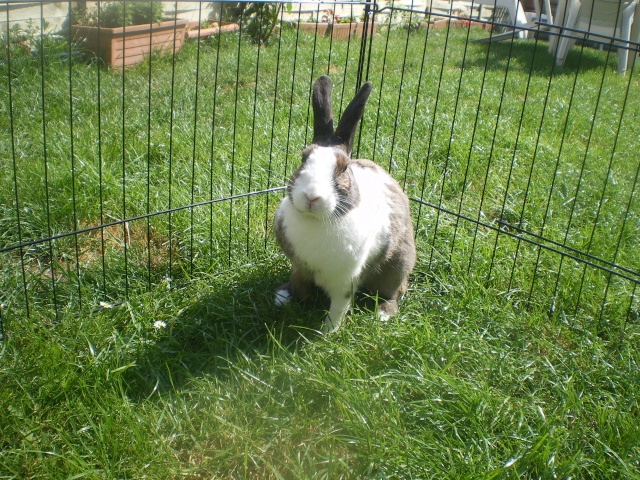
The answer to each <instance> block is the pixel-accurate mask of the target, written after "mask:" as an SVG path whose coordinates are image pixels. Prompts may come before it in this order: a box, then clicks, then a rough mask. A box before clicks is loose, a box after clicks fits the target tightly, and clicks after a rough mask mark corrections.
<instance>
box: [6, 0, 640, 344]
mask: <svg viewBox="0 0 640 480" xmlns="http://www.w3.org/2000/svg"><path fill="white" fill-rule="evenodd" d="M25 3H27V4H31V5H33V8H35V9H36V10H37V9H39V11H40V15H39V16H38V18H34V19H33V21H32V22H31V23H29V24H27V25H26V26H25V24H24V23H23V24H22V27H20V28H19V27H15V26H14V25H15V21H14V19H13V17H12V15H15V12H16V11H17V10H16V9H14V8H13V5H12V2H4V8H3V9H2V10H4V12H3V13H4V16H5V18H4V19H0V21H2V20H4V24H0V25H2V26H3V30H4V31H3V32H2V34H1V35H2V42H1V46H2V52H0V76H1V79H0V90H1V97H2V102H1V104H0V105H1V107H0V108H2V115H1V116H0V123H1V128H0V162H1V165H2V168H1V170H0V171H1V173H0V282H1V285H2V286H1V287H0V303H1V304H2V307H1V308H0V325H1V322H2V319H4V320H5V325H6V324H7V323H9V324H10V322H11V321H12V319H14V318H22V317H25V318H29V319H31V320H33V321H45V322H52V321H55V320H56V319H58V318H59V317H60V315H61V314H63V313H65V312H72V313H75V314H80V313H81V312H87V311H92V310H95V309H99V308H104V307H110V306H113V305H115V304H118V303H121V302H123V301H125V300H126V299H127V298H128V297H130V296H131V295H135V294H137V293H140V292H144V291H146V290H152V289H154V288H158V287H159V286H160V287H162V286H163V285H165V284H166V286H167V287H171V286H172V285H175V284H176V283H177V282H185V281H188V279H189V278H191V277H193V276H197V275H199V274H203V273H224V272H226V271H228V270H230V269H237V268H241V267H242V266H243V265H246V264H248V263H255V262H259V261H261V260H264V259H268V258H272V257H274V256H277V255H280V253H279V250H278V248H277V246H276V245H275V241H274V238H273V235H272V221H273V214H274V211H275V208H276V206H277V204H278V202H279V200H280V199H281V198H282V196H283V194H284V193H283V189H284V185H286V182H287V178H288V176H289V175H290V174H291V173H292V171H293V170H294V169H295V168H296V166H297V165H298V162H299V158H300V152H301V150H302V148H303V146H304V145H306V144H308V143H309V142H310V141H311V125H312V118H311V111H310V93H311V86H312V83H313V81H314V80H315V78H317V76H319V75H322V74H327V75H329V76H330V77H331V78H332V80H333V83H334V91H333V102H334V108H335V116H336V117H338V116H339V114H340V112H341V111H342V109H343V108H344V107H345V106H346V103H348V101H349V100H350V99H351V97H352V95H353V94H354V92H355V91H356V90H357V88H358V87H359V86H360V85H361V84H362V83H363V82H364V81H371V82H372V84H373V92H372V95H371V98H370V100H369V104H368V106H367V109H366V111H365V115H364V119H363V122H362V125H361V129H360V132H359V138H358V139H357V141H356V153H357V156H358V157H360V158H369V159H371V160H373V161H375V162H377V163H378V164H380V165H382V166H384V167H385V168H387V169H388V170H389V171H390V172H391V174H392V175H393V176H394V177H395V178H396V179H397V180H398V181H399V182H400V184H401V186H402V187H403V188H404V189H405V191H406V192H407V194H408V195H409V197H410V198H411V204H412V210H413V215H414V221H415V225H414V227H415V231H416V237H417V244H418V248H419V261H418V267H417V268H416V272H415V275H414V281H416V282H423V281H431V282H433V283H434V288H436V287H435V286H436V285H437V284H438V283H439V282H438V279H442V278H445V277H447V278H453V279H459V280H460V281H462V280H463V279H464V281H475V282H481V283H483V284H485V285H486V286H487V287H489V288H492V289H493V291H495V292H496V295H497V297H503V300H506V301H510V302H513V303H514V304H516V305H518V306H521V307H522V308H523V309H524V310H526V309H530V308H544V309H547V310H548V312H549V314H550V315H552V316H556V315H564V316H568V317H571V318H575V319H588V320H589V321H591V322H593V324H594V325H596V326H597V328H601V326H602V325H604V324H608V323H611V322H613V323H616V324H618V325H619V326H622V328H624V325H626V324H627V323H628V322H635V321H637V319H638V310H639V306H638V292H637V287H638V283H639V282H640V267H639V265H640V253H639V252H640V249H638V246H637V245H638V233H639V231H640V217H639V215H638V210H639V201H638V194H637V186H638V172H639V170H640V156H638V152H639V151H640V140H639V138H638V135H637V125H638V123H637V122H638V117H639V115H640V100H638V99H639V98H640V95H639V93H640V92H639V89H640V86H639V85H638V76H637V73H635V72H634V71H633V64H631V66H630V68H629V70H628V71H627V72H626V73H625V74H621V73H618V72H617V71H616V64H617V56H618V54H620V53H621V52H622V51H626V50H625V49H628V51H630V52H631V53H632V54H633V56H635V54H637V50H638V45H637V44H636V43H634V42H626V43H625V42H624V41H623V40H621V39H619V38H616V37H615V36H610V37H607V36H591V37H590V38H589V39H588V40H586V41H583V42H578V44H577V45H576V46H574V47H573V48H572V49H571V50H570V51H569V54H568V56H567V60H566V62H565V64H564V66H563V67H558V66H557V65H556V62H554V52H553V51H551V52H550V51H549V49H548V42H549V40H550V39H552V38H554V36H557V35H560V33H561V32H560V30H558V29H556V30H554V29H552V28H550V25H549V24H547V23H545V22H544V21H537V22H532V23H531V25H529V26H527V27H526V28H524V30H513V29H512V28H511V27H510V26H509V24H508V22H507V23H505V22H504V20H499V19H498V17H497V16H495V15H487V13H486V11H485V13H484V14H483V13H482V12H483V8H485V7H486V6H476V5H474V4H473V2H466V3H465V4H464V8H461V7H459V4H458V2H452V3H451V4H450V8H448V10H446V11H435V10H431V11H430V10H428V8H427V7H424V8H423V7H420V8H418V7H413V8H407V7H406V6H405V5H404V4H400V3H399V2H395V1H394V0H392V1H391V2H390V3H389V4H384V5H382V4H376V3H363V2H349V3H330V2H326V3H323V4H322V6H321V5H320V4H297V3H277V2H276V3H273V4H270V5H271V6H272V9H271V10H267V9H266V8H264V9H258V10H257V12H258V13H256V14H254V16H253V17H248V16H246V17H242V16H240V17H233V16H232V15H233V11H232V9H231V8H227V7H228V6H230V5H232V4H228V5H227V4H224V3H221V4H219V5H222V8H218V9H217V10H215V8H214V9H213V10H210V7H209V4H207V3H204V2H202V3H199V4H196V6H195V7H194V6H193V5H194V3H195V2H188V4H187V2H182V3H181V2H164V6H165V9H164V14H165V17H166V18H165V19H166V20H169V21H172V22H173V25H174V26H173V33H174V34H176V33H177V32H178V30H179V29H180V30H181V31H182V30H183V29H184V25H183V22H182V19H184V18H187V17H188V18H187V19H188V20H191V22H192V23H191V24H190V30H189V32H190V33H189V35H188V38H184V39H183V40H181V41H180V42H177V41H176V42H173V43H171V44H170V46H169V48H166V49H165V51H164V53H157V52H156V53H153V54H151V55H150V56H146V57H145V58H144V59H143V61H142V62H141V63H139V64H137V65H133V66H125V63H124V62H125V56H121V57H120V59H119V61H120V62H122V63H121V64H118V63H117V61H116V63H115V65H112V66H108V65H105V64H104V61H102V60H100V59H98V58H97V57H96V55H95V52H92V51H89V50H88V49H87V47H86V42H85V43H83V41H82V39H81V38H80V37H79V36H78V35H77V33H74V31H73V30H72V26H71V23H72V22H69V21H67V22H66V24H63V25H62V27H60V28H59V29H58V31H54V32H52V31H51V30H50V29H49V30H48V29H47V20H46V18H45V17H46V8H47V6H48V5H50V4H52V2H22V4H25ZM78 3H80V2H78ZM129 3H134V2H129ZM0 5H2V4H0ZM63 5H65V8H66V9H67V10H68V13H67V15H68V16H69V17H70V18H71V17H72V15H73V12H72V10H73V9H74V8H75V2H68V3H64V4H63ZM476 7H479V8H476ZM185 12H187V13H185ZM188 12H191V13H188ZM494 13H495V12H494ZM178 14H179V15H178ZM98 15H99V14H98ZM189 15H190V16H189ZM338 15H339V16H340V17H341V18H343V19H344V18H347V19H348V20H350V22H349V21H348V22H347V23H346V25H347V26H350V27H351V30H350V32H351V33H350V34H347V35H346V36H345V37H340V35H339V28H338V25H342V23H338V22H339V20H338ZM323 16H327V20H328V24H329V28H328V29H327V30H326V31H325V27H326V25H323V24H322V23H318V22H317V20H318V19H322V17H323ZM209 17H211V18H214V19H216V20H217V21H218V22H219V23H218V25H219V26H220V25H225V26H226V25H237V28H235V27H234V28H229V29H228V31H225V29H223V28H217V29H214V32H213V33H211V34H210V35H209V36H207V37H205V36H195V35H191V33H193V32H195V31H198V26H203V27H204V24H205V23H207V22H206V20H207V18H209ZM501 18H502V17H501ZM227 22H229V23H227ZM356 24H357V25H359V26H360V30H359V31H358V30H357V29H356V28H355V26H356ZM303 26H304V28H303ZM331 27H333V28H331ZM362 27H364V28H362ZM252 29H253V30H252ZM256 29H257V30H258V32H259V33H264V32H265V31H267V30H268V29H272V30H271V31H270V36H269V38H268V39H265V38H259V37H258V38H257V37H255V31H256ZM520 32H524V35H521V34H520ZM183 33H184V32H183ZM564 33H565V34H567V33H571V34H575V33H580V32H578V31H576V30H575V29H569V30H565V32H564ZM525 37H526V38H525ZM594 46H595V47H596V48H593V47H594ZM354 156H356V155H354ZM274 286H275V282H274ZM1 332H2V330H1V329H0V335H1V334H2V333H1Z"/></svg>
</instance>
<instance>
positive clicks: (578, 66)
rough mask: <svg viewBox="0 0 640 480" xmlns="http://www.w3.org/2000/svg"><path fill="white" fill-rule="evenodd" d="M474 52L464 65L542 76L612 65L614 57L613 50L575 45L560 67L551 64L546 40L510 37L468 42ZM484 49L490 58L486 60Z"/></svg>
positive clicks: (596, 69)
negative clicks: (483, 41)
mask: <svg viewBox="0 0 640 480" xmlns="http://www.w3.org/2000/svg"><path fill="white" fill-rule="evenodd" d="M469 45H470V48H472V49H473V51H474V52H475V53H476V55H473V56H467V58H466V59H465V68H469V67H472V68H473V67H475V68H478V69H481V70H484V69H485V68H486V69H487V70H494V71H496V70H497V71H504V70H505V69H506V68H507V65H508V67H509V70H510V71H511V70H518V71H521V72H522V73H525V74H527V75H528V74H529V73H531V74H532V75H536V76H542V77H548V76H549V75H551V74H552V73H553V75H554V76H574V75H575V74H576V72H577V71H578V70H579V71H580V72H593V71H599V70H602V69H603V68H607V67H610V68H614V67H615V62H616V61H617V55H616V53H615V52H609V54H608V55H607V52H606V51H604V52H603V51H597V50H595V49H593V48H590V47H586V46H585V47H583V46H581V45H576V46H574V47H573V48H572V49H571V50H569V53H568V55H567V59H566V61H565V64H564V66H563V67H558V66H556V65H555V64H554V55H552V54H551V53H549V50H548V45H549V44H548V43H547V42H546V41H543V40H538V41H535V40H517V39H516V40H513V45H512V41H511V40H504V41H492V42H491V43H473V42H472V43H470V44H469ZM487 52H488V55H489V59H488V61H487Z"/></svg>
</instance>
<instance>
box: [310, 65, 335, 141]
mask: <svg viewBox="0 0 640 480" xmlns="http://www.w3.org/2000/svg"><path fill="white" fill-rule="evenodd" d="M311 103H312V104H313V143H326V142H327V141H328V140H329V139H330V138H331V137H332V136H333V112H332V110H331V79H330V78H329V77H327V76H326V75H323V76H321V77H319V78H318V79H317V80H316V83H314V85H313V97H312V99H311Z"/></svg>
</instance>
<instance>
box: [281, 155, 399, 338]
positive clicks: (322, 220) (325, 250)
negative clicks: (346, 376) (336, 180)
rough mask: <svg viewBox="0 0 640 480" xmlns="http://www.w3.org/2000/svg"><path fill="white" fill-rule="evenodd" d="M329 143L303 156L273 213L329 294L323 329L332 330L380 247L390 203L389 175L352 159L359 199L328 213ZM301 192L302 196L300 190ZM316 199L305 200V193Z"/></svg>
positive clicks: (331, 194) (332, 202)
mask: <svg viewBox="0 0 640 480" xmlns="http://www.w3.org/2000/svg"><path fill="white" fill-rule="evenodd" d="M333 152H334V150H333V149H332V148H331V147H317V148H316V149H315V151H314V152H313V153H312V154H311V155H310V156H309V158H308V159H307V163H306V164H305V168H304V169H303V171H302V172H301V173H300V175H299V176H298V178H297V181H296V183H295V184H294V187H293V190H292V197H293V202H292V201H291V200H290V199H289V197H288V196H287V197H285V199H284V200H283V201H282V203H281V204H280V206H279V208H278V210H277V212H276V217H277V218H278V219H281V220H282V224H283V227H284V229H285V232H286V237H287V239H288V241H289V242H290V243H291V245H292V246H293V250H294V252H295V253H296V257H297V258H298V259H299V260H301V261H302V262H304V264H305V265H306V266H307V267H309V268H310V269H311V271H312V272H314V281H315V283H316V284H317V285H318V286H320V287H321V288H322V289H324V290H325V291H326V292H327V294H328V295H329V297H330V299H331V307H330V309H329V314H328V316H327V318H326V319H325V326H324V328H323V330H324V331H334V330H336V329H337V328H338V326H339V325H340V322H341V321H342V318H343V317H344V315H345V314H346V313H347V311H348V309H349V306H350V305H351V296H350V294H351V292H353V291H355V290H356V289H357V288H358V278H359V276H360V274H361V272H362V270H363V268H364V267H365V265H366V264H367V262H368V261H369V260H370V259H371V258H372V257H374V256H375V255H376V254H377V253H378V252H379V251H380V249H381V248H383V246H382V245H380V244H379V239H380V238H381V234H387V233H388V231H389V225H390V220H389V214H390V208H389V205H388V204H387V203H386V201H385V195H384V194H383V192H384V191H385V189H386V184H388V183H390V178H389V177H387V176H386V175H385V174H384V172H383V171H373V170H372V169H371V168H362V167H360V166H358V165H357V164H355V163H351V164H350V166H349V168H351V170H352V172H353V175H354V178H355V182H356V184H357V186H358V190H359V194H360V199H359V204H358V206H357V207H355V208H353V209H351V210H349V211H348V212H347V213H345V214H344V215H342V216H340V217H335V216H332V215H331V212H332V211H333V209H334V208H335V206H336V205H337V203H338V199H337V198H336V192H335V191H334V189H333V172H334V169H335V164H336V159H335V155H334V153H333ZM305 194H306V196H305ZM309 198H310V199H316V200H315V201H313V202H309V200H308V199H309Z"/></svg>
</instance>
